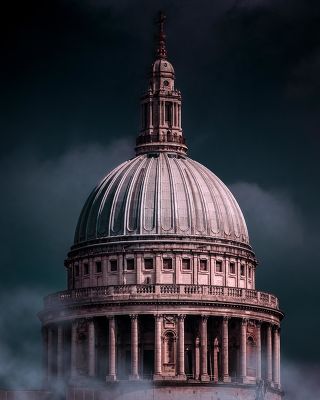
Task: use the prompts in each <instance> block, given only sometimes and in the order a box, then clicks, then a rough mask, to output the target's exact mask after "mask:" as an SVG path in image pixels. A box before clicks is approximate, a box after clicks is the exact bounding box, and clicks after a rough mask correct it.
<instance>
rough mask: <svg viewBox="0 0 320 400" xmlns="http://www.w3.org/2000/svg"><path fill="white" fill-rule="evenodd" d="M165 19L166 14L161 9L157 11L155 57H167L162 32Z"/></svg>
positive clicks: (164, 37) (164, 36)
mask: <svg viewBox="0 0 320 400" xmlns="http://www.w3.org/2000/svg"><path fill="white" fill-rule="evenodd" d="M165 20H166V16H165V14H164V13H163V12H162V11H159V14H158V19H157V24H158V25H159V33H158V46H157V54H156V55H157V57H159V58H167V49H166V35H165V33H164V22H165Z"/></svg>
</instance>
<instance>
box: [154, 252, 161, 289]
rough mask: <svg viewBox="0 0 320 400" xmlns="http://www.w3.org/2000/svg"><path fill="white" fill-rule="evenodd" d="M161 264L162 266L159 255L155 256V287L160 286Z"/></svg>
mask: <svg viewBox="0 0 320 400" xmlns="http://www.w3.org/2000/svg"><path fill="white" fill-rule="evenodd" d="M161 264H162V260H161V255H160V254H156V257H155V271H156V282H155V283H156V284H157V285H160V284H161V283H162V282H161V277H162V273H161Z"/></svg>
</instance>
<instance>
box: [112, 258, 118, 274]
mask: <svg viewBox="0 0 320 400" xmlns="http://www.w3.org/2000/svg"><path fill="white" fill-rule="evenodd" d="M117 270H118V262H117V260H110V272H116V271H117Z"/></svg>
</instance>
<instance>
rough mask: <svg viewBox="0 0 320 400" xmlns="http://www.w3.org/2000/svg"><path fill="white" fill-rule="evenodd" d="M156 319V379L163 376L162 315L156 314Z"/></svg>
mask: <svg viewBox="0 0 320 400" xmlns="http://www.w3.org/2000/svg"><path fill="white" fill-rule="evenodd" d="M154 318H155V338H154V375H155V376H154V379H157V378H159V377H160V376H161V373H162V351H161V328H162V319H163V317H162V315H158V314H156V315H155V316H154Z"/></svg>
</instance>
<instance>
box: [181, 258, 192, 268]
mask: <svg viewBox="0 0 320 400" xmlns="http://www.w3.org/2000/svg"><path fill="white" fill-rule="evenodd" d="M182 269H184V270H186V271H190V269H191V262H190V258H183V259H182Z"/></svg>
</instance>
